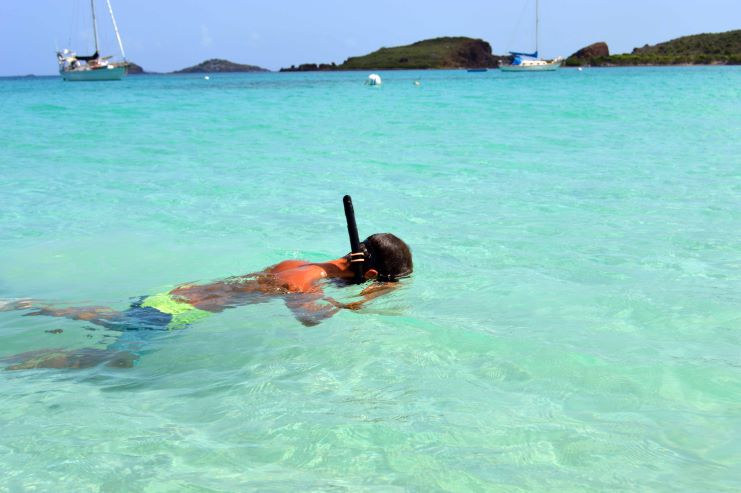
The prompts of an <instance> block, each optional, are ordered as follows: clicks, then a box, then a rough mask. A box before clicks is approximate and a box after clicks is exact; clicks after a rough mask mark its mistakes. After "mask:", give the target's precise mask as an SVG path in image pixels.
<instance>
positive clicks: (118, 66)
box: [57, 0, 129, 81]
mask: <svg viewBox="0 0 741 493" xmlns="http://www.w3.org/2000/svg"><path fill="white" fill-rule="evenodd" d="M106 4H107V5H108V13H109V14H110V16H111V21H112V22H113V30H114V31H115V32H116V39H117V40H118V47H119V48H120V49H121V58H123V61H122V62H113V61H111V58H113V57H112V56H105V57H101V56H100V51H99V50H98V21H97V19H96V16H95V0H90V10H91V12H92V15H93V37H94V38H95V53H93V54H92V55H87V56H83V55H78V54H77V53H75V52H74V51H72V50H70V49H66V48H65V49H64V50H62V51H58V52H57V62H59V74H60V75H61V76H62V78H63V79H64V80H69V81H88V80H121V79H123V78H124V77H126V74H127V73H128V71H129V63H128V62H127V61H126V54H125V53H124V48H123V43H122V42H121V35H120V34H119V32H118V25H117V24H116V18H115V17H114V16H113V8H112V7H111V0H106Z"/></svg>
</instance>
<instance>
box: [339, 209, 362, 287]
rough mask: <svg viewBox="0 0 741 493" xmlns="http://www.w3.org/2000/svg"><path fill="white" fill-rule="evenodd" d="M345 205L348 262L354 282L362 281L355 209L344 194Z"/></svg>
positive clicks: (360, 253)
mask: <svg viewBox="0 0 741 493" xmlns="http://www.w3.org/2000/svg"><path fill="white" fill-rule="evenodd" d="M342 203H343V204H344V205H345V219H346V220H347V234H348V235H349V236H350V263H351V264H352V266H353V270H354V271H355V278H354V279H353V281H354V283H355V284H360V283H362V282H363V260H364V259H363V252H362V251H361V250H360V238H359V237H358V225H357V224H355V210H354V209H353V206H352V198H351V197H350V196H349V195H345V196H344V197H343V198H342Z"/></svg>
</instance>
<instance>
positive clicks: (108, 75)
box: [59, 66, 129, 82]
mask: <svg viewBox="0 0 741 493" xmlns="http://www.w3.org/2000/svg"><path fill="white" fill-rule="evenodd" d="M128 72H129V68H128V67H127V66H117V67H114V66H108V67H104V68H97V69H92V70H91V69H84V70H60V71H59V73H60V74H61V76H62V79H64V80H68V81H75V82H77V81H93V80H121V79H123V78H124V77H126V74H128Z"/></svg>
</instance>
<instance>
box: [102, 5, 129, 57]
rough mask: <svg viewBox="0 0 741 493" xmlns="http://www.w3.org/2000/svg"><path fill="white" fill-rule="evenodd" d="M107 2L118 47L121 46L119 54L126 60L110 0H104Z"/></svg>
mask: <svg viewBox="0 0 741 493" xmlns="http://www.w3.org/2000/svg"><path fill="white" fill-rule="evenodd" d="M106 3H107V4H108V12H109V13H110V14H111V21H113V30H114V31H116V39H117V40H118V47H119V48H121V56H122V57H123V59H124V61H126V53H124V49H123V43H122V42H121V35H120V34H119V33H118V25H117V24H116V17H114V15H113V7H111V0H106Z"/></svg>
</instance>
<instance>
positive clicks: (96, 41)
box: [90, 0, 98, 55]
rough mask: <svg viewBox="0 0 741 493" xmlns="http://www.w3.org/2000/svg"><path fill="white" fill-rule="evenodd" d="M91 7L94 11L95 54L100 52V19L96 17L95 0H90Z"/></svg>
mask: <svg viewBox="0 0 741 493" xmlns="http://www.w3.org/2000/svg"><path fill="white" fill-rule="evenodd" d="M90 9H91V10H92V11H93V37H95V54H96V55H97V54H98V21H97V20H96V19H95V0H90Z"/></svg>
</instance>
